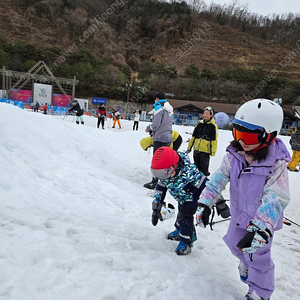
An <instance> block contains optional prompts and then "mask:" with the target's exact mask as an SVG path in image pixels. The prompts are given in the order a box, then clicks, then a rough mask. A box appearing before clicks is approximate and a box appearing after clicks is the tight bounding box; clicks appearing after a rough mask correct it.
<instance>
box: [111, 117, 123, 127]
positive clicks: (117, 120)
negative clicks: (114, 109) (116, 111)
mask: <svg viewBox="0 0 300 300" xmlns="http://www.w3.org/2000/svg"><path fill="white" fill-rule="evenodd" d="M116 122H117V123H118V125H119V128H121V123H120V120H119V119H117V118H116V117H114V123H113V127H115V125H116Z"/></svg>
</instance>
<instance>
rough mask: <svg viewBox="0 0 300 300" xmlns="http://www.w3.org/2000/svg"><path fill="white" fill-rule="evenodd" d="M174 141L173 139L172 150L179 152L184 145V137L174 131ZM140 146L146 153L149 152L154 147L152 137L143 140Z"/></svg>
mask: <svg viewBox="0 0 300 300" xmlns="http://www.w3.org/2000/svg"><path fill="white" fill-rule="evenodd" d="M172 139H173V142H172V143H171V145H170V148H172V149H173V150H175V151H177V150H178V149H179V148H180V146H181V144H182V136H181V135H180V134H179V132H178V131H175V130H173V131H172ZM140 145H141V147H142V148H143V149H144V150H145V151H147V150H148V149H149V147H153V140H152V136H148V137H145V138H143V139H141V141H140Z"/></svg>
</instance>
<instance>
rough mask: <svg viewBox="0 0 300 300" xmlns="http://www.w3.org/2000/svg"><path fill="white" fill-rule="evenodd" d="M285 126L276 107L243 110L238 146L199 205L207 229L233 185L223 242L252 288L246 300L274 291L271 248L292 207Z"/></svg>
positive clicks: (262, 102) (236, 125) (258, 103)
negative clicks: (282, 136)
mask: <svg viewBox="0 0 300 300" xmlns="http://www.w3.org/2000/svg"><path fill="white" fill-rule="evenodd" d="M282 122H283V111H282V108H281V107H280V106H279V105H278V104H276V103H275V102H273V101H270V100H266V99H255V100H251V101H248V102H246V103H245V104H243V105H242V106H241V107H240V108H239V109H238V111H237V112H236V115H235V118H234V119H233V120H232V124H233V137H234V140H233V141H232V142H231V143H230V145H229V146H228V147H227V149H226V151H227V153H226V154H225V156H224V158H223V161H222V163H221V165H220V167H219V169H218V170H217V171H216V172H215V173H214V174H212V176H211V180H210V181H208V182H207V183H206V188H205V189H204V190H203V192H202V193H201V195H200V199H199V201H198V206H199V207H198V209H197V212H196V223H197V224H198V225H199V226H200V227H202V228H205V227H206V225H207V224H208V219H209V215H210V211H211V208H212V206H213V204H214V203H215V201H216V199H217V197H218V195H219V194H221V192H222V191H223V190H224V189H225V186H226V185H227V184H228V183H229V182H230V213H231V219H230V224H229V228H228V230H227V234H226V235H225V236H224V238H223V239H224V241H225V243H226V244H227V246H228V247H229V249H230V250H231V252H232V254H233V255H235V256H236V257H237V258H238V259H239V261H240V264H239V267H238V269H239V272H240V279H241V280H242V281H243V282H244V283H246V284H247V285H248V293H247V295H246V296H245V298H244V299H245V300H266V299H270V297H271V295H272V293H273V291H274V262H273V260H272V258H271V246H272V241H273V236H274V232H275V231H277V230H279V229H281V228H282V224H283V210H284V209H285V208H286V206H287V205H288V203H289V201H290V191H289V181H288V171H287V168H286V162H288V161H289V160H290V154H289V152H288V151H287V149H286V147H285V145H284V143H283V142H282V141H281V140H280V139H278V138H276V136H277V135H278V133H279V132H280V129H281V126H282Z"/></svg>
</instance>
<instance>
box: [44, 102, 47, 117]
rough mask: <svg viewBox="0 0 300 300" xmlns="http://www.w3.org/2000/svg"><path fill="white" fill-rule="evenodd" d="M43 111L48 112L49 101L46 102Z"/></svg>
mask: <svg viewBox="0 0 300 300" xmlns="http://www.w3.org/2000/svg"><path fill="white" fill-rule="evenodd" d="M43 111H44V112H43V114H44V115H46V114H47V112H48V105H47V103H45V105H44V107H43Z"/></svg>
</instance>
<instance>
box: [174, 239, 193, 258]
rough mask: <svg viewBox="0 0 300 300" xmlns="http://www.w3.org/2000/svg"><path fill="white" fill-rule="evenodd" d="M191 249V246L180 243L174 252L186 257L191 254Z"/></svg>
mask: <svg viewBox="0 0 300 300" xmlns="http://www.w3.org/2000/svg"><path fill="white" fill-rule="evenodd" d="M192 247H193V244H190V245H188V244H186V243H184V242H182V241H180V242H179V244H178V246H177V248H176V250H175V252H176V253H177V254H178V255H188V254H190V253H191V252H192Z"/></svg>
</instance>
